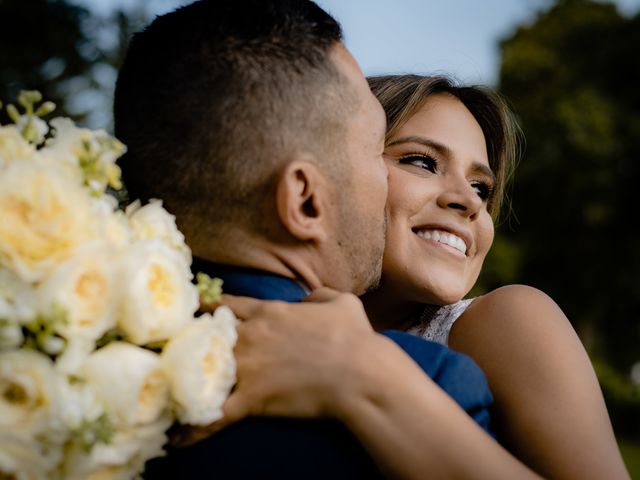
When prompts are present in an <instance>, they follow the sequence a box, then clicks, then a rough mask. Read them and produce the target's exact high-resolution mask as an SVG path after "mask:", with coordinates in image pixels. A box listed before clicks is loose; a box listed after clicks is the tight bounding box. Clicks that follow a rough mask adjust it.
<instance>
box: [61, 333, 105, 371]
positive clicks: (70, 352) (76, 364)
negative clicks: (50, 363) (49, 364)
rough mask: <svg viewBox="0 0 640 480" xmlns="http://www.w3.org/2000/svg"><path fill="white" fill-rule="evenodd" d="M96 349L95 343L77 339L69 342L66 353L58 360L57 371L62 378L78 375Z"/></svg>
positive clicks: (81, 338)
mask: <svg viewBox="0 0 640 480" xmlns="http://www.w3.org/2000/svg"><path fill="white" fill-rule="evenodd" d="M94 349H95V342H94V341H93V340H90V339H88V338H84V337H76V338H71V339H69V340H67V342H66V345H65V347H64V351H63V352H62V354H61V355H59V356H58V357H57V358H56V363H55V367H54V368H55V369H56V371H57V372H58V373H59V374H60V375H61V376H68V375H77V374H78V372H79V371H80V369H81V368H82V366H83V365H84V363H85V361H86V360H87V358H88V357H89V355H91V352H93V350H94Z"/></svg>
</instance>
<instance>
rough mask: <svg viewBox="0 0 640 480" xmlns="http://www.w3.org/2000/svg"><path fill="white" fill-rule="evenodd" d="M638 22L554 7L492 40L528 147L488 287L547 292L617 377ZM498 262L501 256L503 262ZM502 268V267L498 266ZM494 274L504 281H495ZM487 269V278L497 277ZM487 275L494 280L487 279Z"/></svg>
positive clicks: (639, 100) (625, 359)
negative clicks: (524, 286)
mask: <svg viewBox="0 0 640 480" xmlns="http://www.w3.org/2000/svg"><path fill="white" fill-rule="evenodd" d="M633 45H635V46H637V45H640V16H637V17H635V18H628V17H624V16H622V15H621V14H620V13H618V11H617V10H616V7H615V6H613V5H610V4H602V3H596V2H595V1H590V0H561V1H558V2H557V3H556V5H555V6H553V7H552V8H551V9H549V10H548V11H546V12H543V13H541V14H540V15H539V17H538V18H537V20H536V21H535V22H534V23H532V24H530V25H526V26H521V27H520V28H518V29H517V30H516V31H515V32H514V34H513V35H512V36H511V37H510V38H508V39H505V40H503V41H502V43H501V50H502V66H501V71H500V90H501V92H502V93H503V94H504V95H505V96H506V97H507V98H508V99H509V100H510V102H511V104H512V107H513V109H514V110H515V112H516V114H517V115H518V118H519V121H520V123H521V126H522V128H523V130H524V133H525V135H526V138H527V151H526V154H525V157H524V159H523V160H522V161H521V163H520V165H519V168H518V171H517V172H516V179H515V185H514V188H513V192H514V194H513V208H514V211H515V213H516V215H517V219H518V221H517V222H513V223H512V224H511V228H502V230H501V231H500V236H501V237H504V238H505V239H506V240H501V242H502V243H506V244H512V245H516V246H517V250H518V251H517V253H513V254H510V255H509V256H508V258H506V257H505V255H503V253H502V252H500V249H501V248H503V247H500V246H499V244H498V245H497V247H498V251H497V252H496V253H495V255H494V256H493V257H492V258H490V259H488V261H487V262H488V263H489V262H493V261H498V262H501V263H504V264H505V265H503V266H499V267H493V268H492V270H490V271H489V272H488V274H489V275H493V278H491V279H490V280H491V282H489V280H487V277H483V281H484V282H485V283H487V282H489V283H494V282H497V283H500V281H501V280H506V281H514V280H515V281H518V282H523V283H528V284H532V285H535V286H537V287H539V288H541V289H542V290H544V291H546V292H547V293H549V294H550V295H551V296H552V297H553V298H554V299H556V301H558V303H559V304H560V306H561V307H562V308H563V310H564V311H565V312H566V313H567V315H568V317H569V319H570V320H571V321H572V322H573V323H574V326H575V327H576V329H577V330H578V331H579V332H582V331H592V332H593V335H591V336H590V337H589V338H583V341H585V342H587V343H588V345H587V347H588V348H589V349H590V351H592V352H593V353H595V354H598V355H599V356H600V357H601V358H605V359H606V360H607V361H609V362H612V363H613V365H615V366H616V367H618V368H619V369H625V370H626V369H627V368H628V367H629V366H630V365H631V364H633V363H634V362H636V361H638V360H639V357H640V349H639V348H638V346H639V345H640V321H639V319H640V316H639V314H638V311H639V309H640V281H638V278H637V277H638V275H639V274H640V249H638V248H637V246H638V245H640V234H638V233H636V231H637V228H635V225H634V223H635V222H634V218H633V213H632V212H633V210H631V209H630V208H629V207H631V206H632V205H634V203H635V202H634V200H635V198H634V195H635V188H636V185H637V183H638V180H640V88H638V85H640V57H639V56H638V55H637V52H634V47H633ZM503 257H505V258H503ZM505 262H506V263H505ZM501 270H504V271H505V272H506V273H505V272H501ZM496 272H497V273H496ZM496 277H497V278H496Z"/></svg>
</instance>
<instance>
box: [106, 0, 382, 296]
mask: <svg viewBox="0 0 640 480" xmlns="http://www.w3.org/2000/svg"><path fill="white" fill-rule="evenodd" d="M341 36H342V33H341V30H340V26H339V25H338V24H337V23H336V22H335V20H334V19H333V18H331V17H330V16H329V15H328V14H326V13H325V12H324V11H323V10H321V9H320V8H319V7H317V6H316V5H315V4H314V3H313V2H310V1H308V0H203V1H200V2H196V3H194V4H191V5H188V6H186V7H183V8H181V9H178V10H177V11H175V12H172V13H170V14H168V15H165V16H162V17H158V18H157V19H156V20H155V21H154V22H153V23H152V24H151V25H150V26H149V27H147V29H146V30H145V31H144V32H141V33H139V34H137V35H136V36H134V38H133V40H132V42H131V46H130V48H129V52H128V54H127V58H126V60H125V63H124V65H123V67H122V69H121V72H120V75H119V78H118V83H117V87H116V94H115V106H114V110H115V131H116V132H115V133H116V136H117V137H118V138H119V139H120V140H122V141H123V142H124V143H125V144H127V146H128V148H129V152H128V154H127V155H126V156H125V157H124V159H123V162H122V167H123V173H124V180H125V184H126V185H127V187H128V188H129V190H130V194H131V196H132V197H134V198H141V199H143V200H146V199H149V198H162V199H163V200H164V202H165V206H166V207H167V208H168V209H169V210H170V211H171V212H173V213H174V214H175V215H176V217H177V220H178V225H179V227H180V228H181V230H182V231H183V232H184V233H185V236H186V238H187V242H188V243H189V244H190V246H191V247H192V249H193V251H194V254H195V255H200V256H205V257H206V256H209V257H210V256H211V255H210V252H211V251H214V252H216V251H217V252H220V251H222V250H224V251H226V252H229V251H236V253H237V256H242V254H243V253H247V252H243V251H242V250H243V248H246V246H245V245H244V244H243V242H241V241H240V242H239V240H242V239H246V238H249V237H251V238H261V239H263V240H265V241H266V242H267V244H269V245H273V244H277V245H279V246H282V245H287V246H291V247H292V248H293V247H295V248H299V247H300V246H301V245H305V247H309V248H306V249H307V250H309V249H311V250H315V251H317V252H318V253H319V254H320V256H321V257H322V259H323V261H326V263H327V264H328V265H331V267H332V270H333V272H334V274H335V275H336V277H339V278H337V279H336V281H335V282H334V284H335V285H333V286H335V287H337V288H346V289H350V290H356V291H358V290H362V288H364V287H365V286H364V285H360V283H367V282H368V283H371V282H370V281H369V280H366V281H365V280H362V279H361V278H360V277H362V276H363V274H361V273H360V272H358V270H359V268H358V267H360V265H362V264H364V263H366V264H370V265H372V266H371V267H370V268H369V269H376V268H377V269H378V270H379V266H378V260H376V259H373V256H374V255H380V256H381V251H382V250H381V248H380V251H378V246H379V245H380V244H381V240H380V239H381V237H382V235H383V234H382V233H381V232H382V229H381V228H380V225H381V224H382V221H383V213H382V208H380V207H379V203H380V202H379V200H377V199H378V198H379V197H381V196H385V195H386V184H385V185H382V183H384V182H380V181H379V180H378V179H377V178H375V176H374V178H373V179H371V178H370V177H371V174H370V172H364V175H365V177H364V180H363V182H364V185H362V184H361V183H362V182H361V180H360V175H362V174H363V169H373V170H376V169H377V171H381V169H382V168H384V167H382V166H380V165H381V162H382V161H381V159H380V160H375V159H371V154H370V152H369V151H366V152H362V151H359V150H362V148H359V146H360V145H362V146H364V145H363V144H364V142H369V143H370V142H371V139H369V138H356V137H358V136H359V135H362V134H365V135H366V134H369V137H370V136H371V135H370V131H371V130H380V128H381V125H382V128H383V129H384V127H383V125H384V116H383V114H382V113H381V109H380V107H379V105H378V104H377V103H376V101H375V99H373V97H372V96H371V93H370V92H369V90H368V88H367V86H366V82H365V80H364V77H363V76H362V73H361V72H360V71H359V69H358V68H357V65H355V62H354V61H353V59H352V58H351V57H350V55H349V54H348V52H346V50H345V49H344V47H343V46H342V44H341V43H340V41H341ZM365 117H366V118H365ZM380 118H382V120H380ZM367 120H368V121H369V122H370V125H369V124H368V122H367ZM381 122H382V123H381ZM381 135H383V133H382V134H381ZM358 142H359V143H358ZM381 142H382V140H381ZM381 149H382V143H381V144H380V153H381ZM354 155H355V156H354ZM366 155H369V159H370V162H369V163H368V164H367V165H364V164H361V163H358V161H359V159H362V158H364V156H366ZM379 176H380V175H378V177H379ZM367 182H369V183H370V184H371V185H369V184H368V183H367ZM367 189H368V190H369V191H368V192H367V191H366V190H367ZM367 195H368V197H367ZM372 196H374V197H376V201H375V202H371V197H372ZM296 202H298V204H297V207H296ZM371 203H373V204H374V205H371ZM296 208H297V211H295V210H296ZM374 209H377V211H376V212H374V211H373V210H374ZM296 215H297V216H296ZM373 217H376V218H375V221H374V218H373ZM374 227H375V228H374ZM355 237H359V238H355ZM372 238H373V239H372ZM363 242H364V244H366V245H370V246H371V248H369V250H373V251H369V252H366V257H367V258H366V261H363V260H364V257H365V256H364V255H363V254H362V253H360V252H359V250H358V249H357V248H354V246H356V245H357V246H359V247H361V246H362V245H363ZM253 246H254V247H255V245H253ZM354 255H356V257H357V258H356V259H354V258H352V257H353V256H354ZM214 256H216V254H215V253H214ZM212 259H214V260H221V258H212ZM373 264H375V266H373ZM256 266H260V265H256ZM336 269H338V270H342V271H336ZM343 276H347V277H350V280H344V279H343V278H342V277H343ZM369 276H370V277H375V276H376V275H375V274H370V275H369ZM319 277H327V275H326V274H319ZM354 277H358V278H357V279H355V278H354ZM356 280H357V281H356ZM321 281H322V283H324V284H328V285H331V278H321ZM349 283H351V284H353V286H351V285H349Z"/></svg>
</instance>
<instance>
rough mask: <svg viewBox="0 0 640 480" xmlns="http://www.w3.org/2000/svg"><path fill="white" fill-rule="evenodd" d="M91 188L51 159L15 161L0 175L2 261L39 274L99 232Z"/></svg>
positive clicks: (28, 274)
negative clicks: (55, 164)
mask: <svg viewBox="0 0 640 480" xmlns="http://www.w3.org/2000/svg"><path fill="white" fill-rule="evenodd" d="M89 200H90V197H89V193H88V191H86V190H85V189H83V188H82V186H81V185H80V184H79V183H77V182H76V180H75V179H73V178H72V177H69V176H67V175H65V174H64V173H63V172H61V171H60V170H59V169H56V168H53V166H52V165H51V164H50V163H48V162H44V161H43V162H36V161H34V162H16V163H13V164H11V165H9V167H7V168H6V169H5V170H4V171H3V172H2V175H0V218H1V219H2V221H1V222H0V266H2V265H6V266H8V267H9V268H11V269H12V270H13V271H15V272H16V273H17V274H18V275H19V276H20V277H21V278H22V279H23V280H25V281H28V282H30V281H37V280H40V279H41V278H42V277H43V276H44V275H45V274H46V273H48V272H50V271H51V270H52V269H53V268H54V267H55V266H57V265H58V264H59V263H60V262H62V261H64V260H66V259H67V258H69V257H70V256H71V254H72V252H73V251H74V250H75V249H76V248H78V246H79V245H82V244H84V243H86V242H87V241H89V240H91V239H94V238H96V237H97V232H98V230H97V222H96V220H95V217H94V216H93V215H92V214H91V206H90V201H89Z"/></svg>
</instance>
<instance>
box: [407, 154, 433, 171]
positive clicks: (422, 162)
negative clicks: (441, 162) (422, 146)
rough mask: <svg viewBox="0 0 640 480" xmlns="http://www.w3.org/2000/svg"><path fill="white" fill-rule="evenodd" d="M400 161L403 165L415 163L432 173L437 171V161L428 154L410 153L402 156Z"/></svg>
mask: <svg viewBox="0 0 640 480" xmlns="http://www.w3.org/2000/svg"><path fill="white" fill-rule="evenodd" d="M400 163H401V164H403V165H413V166H415V167H418V168H421V169H423V170H428V171H429V172H431V173H436V167H437V163H436V161H435V159H433V158H432V157H429V156H428V155H409V156H406V157H402V158H401V159H400Z"/></svg>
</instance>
